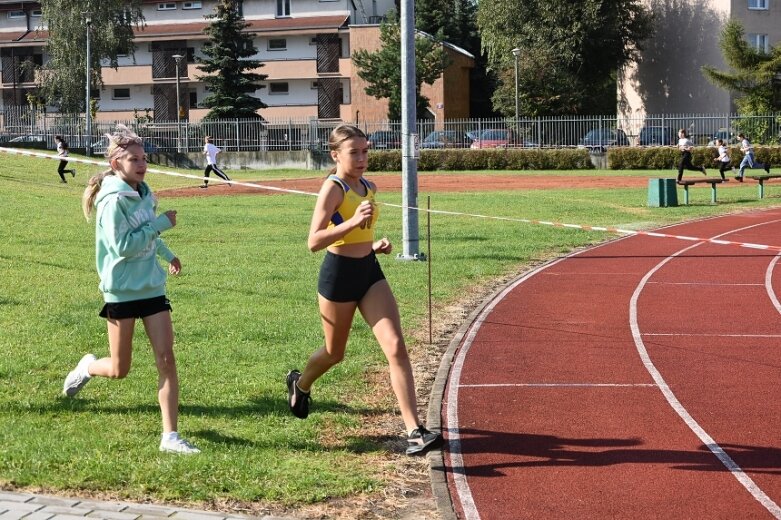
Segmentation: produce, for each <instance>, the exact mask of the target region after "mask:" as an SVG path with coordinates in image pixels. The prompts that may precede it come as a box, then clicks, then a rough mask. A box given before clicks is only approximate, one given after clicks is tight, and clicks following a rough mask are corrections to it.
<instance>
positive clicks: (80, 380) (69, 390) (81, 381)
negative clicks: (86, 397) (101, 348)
mask: <svg viewBox="0 0 781 520" xmlns="http://www.w3.org/2000/svg"><path fill="white" fill-rule="evenodd" d="M95 359H97V358H96V357H95V356H93V355H92V354H87V355H86V356H84V357H83V358H81V361H79V364H78V365H76V368H74V369H73V370H71V371H70V372H69V373H68V377H66V378H65V384H63V385H62V394H63V395H66V396H68V397H73V396H74V395H76V394H78V393H79V391H80V390H81V389H82V388H84V385H86V384H87V383H88V382H89V380H90V379H92V376H90V375H89V372H87V367H88V366H89V364H90V363H92V362H93V361H95Z"/></svg>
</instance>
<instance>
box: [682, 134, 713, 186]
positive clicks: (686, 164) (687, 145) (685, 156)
mask: <svg viewBox="0 0 781 520" xmlns="http://www.w3.org/2000/svg"><path fill="white" fill-rule="evenodd" d="M693 149H694V143H692V142H691V140H690V139H689V137H688V136H687V135H686V129H685V128H681V129H680V130H678V150H680V151H681V161H680V162H679V163H678V182H681V179H683V170H684V169H686V170H691V171H695V172H700V173H702V174H703V175H707V174H706V172H705V166H694V165H693V164H692V150H693Z"/></svg>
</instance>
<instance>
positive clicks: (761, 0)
mask: <svg viewBox="0 0 781 520" xmlns="http://www.w3.org/2000/svg"><path fill="white" fill-rule="evenodd" d="M748 8H749V9H764V10H767V0H748Z"/></svg>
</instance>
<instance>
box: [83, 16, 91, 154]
mask: <svg viewBox="0 0 781 520" xmlns="http://www.w3.org/2000/svg"><path fill="white" fill-rule="evenodd" d="M84 21H85V22H86V23H87V99H86V100H85V103H84V112H85V115H84V117H85V122H86V124H85V126H86V129H85V130H86V133H87V141H86V147H87V149H86V154H87V157H89V156H91V155H92V106H91V105H90V98H91V97H92V92H91V91H90V60H91V59H92V57H91V53H90V45H89V44H90V42H89V40H90V32H91V29H92V18H91V17H90V16H89V15H87V16H86V17H85V18H84Z"/></svg>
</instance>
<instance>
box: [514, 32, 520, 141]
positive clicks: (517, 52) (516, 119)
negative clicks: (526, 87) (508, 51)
mask: <svg viewBox="0 0 781 520" xmlns="http://www.w3.org/2000/svg"><path fill="white" fill-rule="evenodd" d="M513 57H514V58H515V129H516V131H517V130H518V58H520V57H521V49H519V48H518V47H516V48H514V49H513Z"/></svg>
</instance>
